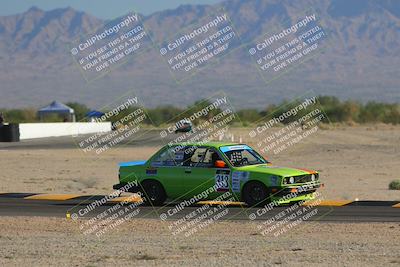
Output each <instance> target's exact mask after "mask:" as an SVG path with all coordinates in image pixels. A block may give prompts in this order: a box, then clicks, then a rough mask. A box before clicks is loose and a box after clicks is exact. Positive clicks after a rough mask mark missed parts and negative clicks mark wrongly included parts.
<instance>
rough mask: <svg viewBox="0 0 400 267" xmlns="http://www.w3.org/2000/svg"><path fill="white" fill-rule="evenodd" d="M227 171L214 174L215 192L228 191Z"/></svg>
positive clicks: (228, 175) (228, 174) (218, 171)
mask: <svg viewBox="0 0 400 267" xmlns="http://www.w3.org/2000/svg"><path fill="white" fill-rule="evenodd" d="M229 178H230V171H229V170H217V173H216V174H215V185H216V190H217V192H226V191H229Z"/></svg>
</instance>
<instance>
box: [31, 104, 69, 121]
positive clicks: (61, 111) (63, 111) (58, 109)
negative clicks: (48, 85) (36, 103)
mask: <svg viewBox="0 0 400 267" xmlns="http://www.w3.org/2000/svg"><path fill="white" fill-rule="evenodd" d="M47 114H58V115H62V116H64V118H65V119H66V120H67V121H73V122H75V111H74V110H73V109H72V108H70V107H68V106H67V105H64V104H63V103H60V102H58V101H53V102H52V103H51V104H50V105H48V106H46V107H44V108H41V109H39V111H38V116H39V119H40V120H42V119H43V117H44V116H46V115H47Z"/></svg>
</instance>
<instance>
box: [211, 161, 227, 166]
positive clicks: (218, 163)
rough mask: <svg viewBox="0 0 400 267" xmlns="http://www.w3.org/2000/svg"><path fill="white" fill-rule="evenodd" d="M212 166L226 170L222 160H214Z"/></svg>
mask: <svg viewBox="0 0 400 267" xmlns="http://www.w3.org/2000/svg"><path fill="white" fill-rule="evenodd" d="M214 166H215V167H216V168H226V163H225V161H223V160H216V161H215V164H214Z"/></svg>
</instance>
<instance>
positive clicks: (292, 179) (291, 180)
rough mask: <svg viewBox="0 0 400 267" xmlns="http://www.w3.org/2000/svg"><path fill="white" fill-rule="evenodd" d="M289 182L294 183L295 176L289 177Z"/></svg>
mask: <svg viewBox="0 0 400 267" xmlns="http://www.w3.org/2000/svg"><path fill="white" fill-rule="evenodd" d="M289 184H294V177H293V176H292V177H289Z"/></svg>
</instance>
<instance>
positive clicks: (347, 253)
mask: <svg viewBox="0 0 400 267" xmlns="http://www.w3.org/2000/svg"><path fill="white" fill-rule="evenodd" d="M399 230H400V225H399V224H393V223H372V224H364V223H354V224H341V223H317V222H307V223H304V224H302V225H300V226H299V227H298V228H297V229H293V230H292V231H289V232H287V233H285V234H283V235H281V236H279V237H276V238H275V237H264V236H262V235H261V234H259V233H258V232H257V229H256V225H255V224H254V223H249V222H217V223H215V224H213V225H211V226H210V227H207V228H205V229H203V230H202V231H201V232H199V233H197V234H196V235H193V236H190V237H188V238H185V237H183V236H178V237H173V236H171V232H170V231H168V229H167V227H166V224H164V223H162V222H161V221H159V220H146V219H138V220H132V221H128V222H126V223H124V224H122V225H120V226H119V227H118V228H116V229H115V230H113V231H111V232H108V233H107V234H105V235H103V236H101V237H100V238H97V237H96V236H93V235H91V236H84V235H83V234H82V233H81V232H80V231H79V227H78V224H77V223H76V222H75V223H74V222H72V221H67V220H65V219H58V218H40V217H29V218H28V217H21V218H11V217H1V218H0V244H1V246H0V265H1V266H50V265H52V266H54V265H57V266H112V265H117V264H118V266H205V265H209V266H217V265H218V266H229V265H233V266H243V265H245V264H249V265H251V266H272V265H280V266H361V265H363V266H399V264H400V259H399V256H400V251H399V247H400V240H399V238H398V233H399Z"/></svg>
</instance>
